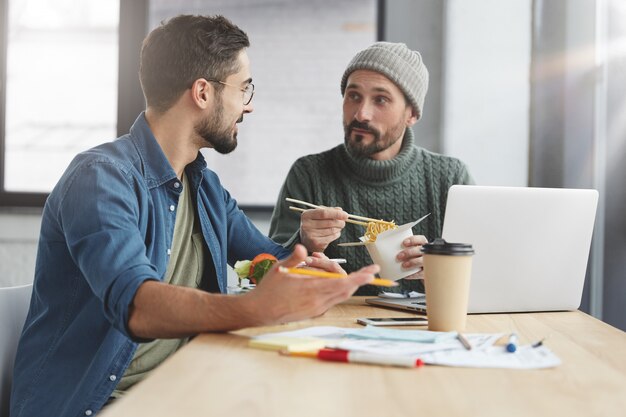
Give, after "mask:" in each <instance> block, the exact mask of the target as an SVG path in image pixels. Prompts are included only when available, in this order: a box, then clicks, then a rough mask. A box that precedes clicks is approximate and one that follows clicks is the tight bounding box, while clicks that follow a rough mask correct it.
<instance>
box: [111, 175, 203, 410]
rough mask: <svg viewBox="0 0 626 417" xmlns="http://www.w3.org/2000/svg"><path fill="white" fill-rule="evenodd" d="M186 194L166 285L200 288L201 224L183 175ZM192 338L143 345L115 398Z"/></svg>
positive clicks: (184, 194)
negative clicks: (197, 218)
mask: <svg viewBox="0 0 626 417" xmlns="http://www.w3.org/2000/svg"><path fill="white" fill-rule="evenodd" d="M182 183H183V190H182V192H181V194H180V198H179V200H178V209H177V210H178V211H177V212H176V223H175V225H174V237H173V239H172V251H171V255H170V261H169V263H168V265H167V271H166V272H165V277H164V278H163V282H166V283H169V284H172V285H179V286H182V287H192V288H198V287H199V286H200V281H201V279H202V272H203V270H204V262H205V261H204V259H205V257H204V251H205V249H204V242H203V238H202V232H201V231H200V223H199V222H198V221H197V220H196V212H195V209H194V203H193V199H192V198H191V187H190V186H189V183H188V181H187V176H186V175H183V181H182ZM188 340H189V338H183V339H155V340H153V341H152V342H149V343H141V344H139V347H138V348H137V350H136V351H135V355H134V356H133V359H132V361H131V363H130V365H129V366H128V368H127V369H126V372H125V373H124V376H122V379H121V380H120V382H119V384H118V385H117V387H116V388H115V391H113V394H111V396H112V397H115V398H119V397H121V396H122V395H124V393H125V392H126V391H127V390H128V389H129V388H130V387H132V386H133V385H135V384H136V383H137V382H139V381H141V380H143V379H144V378H145V377H147V376H148V375H149V373H150V371H152V370H153V369H154V368H156V367H157V366H159V365H160V364H161V363H162V362H163V361H164V360H165V359H167V358H168V357H169V356H170V355H172V354H173V353H174V352H176V351H177V350H178V349H180V348H181V347H182V346H183V345H184V344H185V343H187V341H188Z"/></svg>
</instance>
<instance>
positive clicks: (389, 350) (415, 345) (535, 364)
mask: <svg viewBox="0 0 626 417" xmlns="http://www.w3.org/2000/svg"><path fill="white" fill-rule="evenodd" d="M456 336H457V333H456V332H433V331H428V330H406V329H403V330H400V329H388V328H379V327H375V326H367V327H365V328H360V329H356V328H344V327H333V326H318V327H308V328H304V329H299V330H294V331H289V332H280V333H268V334H264V335H260V336H257V337H255V339H264V338H277V337H290V338H311V337H313V338H317V339H322V340H323V341H324V342H325V345H326V347H331V348H336V349H345V350H350V351H354V352H368V353H375V354H380V355H396V356H398V355H401V356H411V357H414V356H419V358H420V359H422V360H423V361H424V363H426V364H429V365H442V366H459V367H472V368H509V369H542V368H551V367H555V366H558V365H560V364H561V360H560V359H559V358H558V357H557V356H556V355H555V354H554V353H553V352H552V351H551V350H550V349H548V348H547V347H546V346H545V345H542V346H539V347H535V348H534V347H532V346H531V345H523V346H519V347H518V349H517V351H516V352H514V353H510V352H507V350H506V348H505V347H504V346H496V345H494V343H495V342H496V341H497V340H498V339H500V338H501V337H502V333H464V336H465V338H466V339H467V340H468V341H469V342H470V344H471V345H472V349H471V350H467V349H466V348H465V347H464V346H463V345H462V344H461V342H460V341H459V340H458V339H457V337H456Z"/></svg>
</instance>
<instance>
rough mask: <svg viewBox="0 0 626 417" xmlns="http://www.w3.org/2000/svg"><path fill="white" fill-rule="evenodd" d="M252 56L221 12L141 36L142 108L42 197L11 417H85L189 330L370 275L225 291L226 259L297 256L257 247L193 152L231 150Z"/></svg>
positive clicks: (260, 317) (275, 308)
mask: <svg viewBox="0 0 626 417" xmlns="http://www.w3.org/2000/svg"><path fill="white" fill-rule="evenodd" d="M248 46H249V41H248V38H247V36H246V34H245V33H244V32H243V31H241V30H240V29H239V28H238V27H236V26H234V25H233V24H232V23H231V22H229V21H228V20H227V19H225V18H223V17H221V16H215V17H203V16H178V17H176V18H173V19H171V20H170V21H169V22H167V23H165V24H162V25H161V26H160V27H158V28H157V29H155V30H154V31H152V32H151V33H150V34H149V35H148V36H147V38H146V39H145V41H144V43H143V47H142V51H141V67H140V78H141V85H142V89H143V92H144V95H145V98H146V103H147V107H146V111H145V112H143V113H141V114H140V115H139V117H138V118H137V120H136V121H135V123H134V124H133V126H132V127H131V129H130V132H129V133H128V134H127V135H124V136H122V137H120V138H118V139H117V140H116V141H113V142H111V143H106V144H103V145H101V146H98V147H95V148H93V149H90V150H88V151H86V152H83V153H81V154H79V155H78V156H77V157H76V158H75V159H74V160H73V161H72V163H71V164H70V166H69V167H68V169H67V170H66V172H65V173H64V174H63V176H62V178H61V179H60V181H59V182H58V184H57V185H56V187H55V188H54V190H53V191H52V193H51V194H50V197H49V198H48V201H47V202H46V206H45V208H44V213H43V218H42V226H41V235H40V241H39V249H38V255H37V266H36V272H35V280H34V288H33V296H32V300H31V304H30V310H29V313H28V317H27V319H26V324H25V327H24V331H23V333H22V337H21V339H20V343H19V347H18V353H17V357H16V361H15V369H14V379H13V391H12V398H11V415H12V416H13V417H26V416H44V415H46V416H56V417H59V416H77V415H86V416H90V415H94V414H95V413H97V412H98V411H99V410H100V409H101V408H102V407H103V406H104V405H105V404H106V403H107V402H108V401H111V399H112V398H116V397H120V396H122V395H123V394H124V392H126V390H128V389H129V388H130V387H132V386H133V385H134V384H135V383H137V382H138V381H140V380H142V379H143V378H145V376H146V375H148V374H149V373H150V371H151V370H152V369H154V368H155V367H157V366H158V365H159V364H160V363H161V362H163V360H165V359H166V358H167V357H168V356H170V355H171V354H172V353H174V352H175V351H176V350H177V349H178V348H180V347H181V346H182V345H183V344H185V343H186V342H187V340H188V338H189V337H191V336H193V335H195V334H198V333H200V332H211V331H227V330H232V329H239V328H244V327H250V326H257V325H269V324H278V323H284V322H289V321H294V320H301V319H305V318H309V317H312V316H317V315H319V314H322V313H323V312H324V311H326V310H327V309H328V308H329V307H331V306H332V305H334V304H336V303H337V302H340V301H342V300H344V299H346V298H348V297H349V296H350V295H351V294H352V293H354V291H356V289H357V288H358V287H359V286H360V285H363V284H366V283H368V282H370V281H371V280H372V279H373V278H374V276H373V273H375V272H376V271H377V270H378V269H377V267H376V266H372V267H368V268H364V269H363V270H362V271H360V272H357V273H354V274H351V275H349V276H348V277H347V278H346V279H341V280H329V279H320V278H310V277H309V278H307V279H303V278H302V277H301V276H295V275H291V274H289V273H284V272H282V271H279V269H278V267H277V265H275V266H274V267H273V269H272V270H270V272H268V274H267V275H266V276H265V278H264V279H263V281H262V282H261V283H260V284H259V285H258V286H257V288H256V289H255V290H254V291H251V292H249V293H247V294H245V295H238V296H233V295H223V293H224V292H225V289H226V284H227V283H226V268H227V263H228V264H230V265H233V264H234V262H235V261H237V260H241V259H252V258H253V257H254V256H256V255H258V254H259V253H262V252H267V253H271V254H273V255H275V256H276V257H278V258H279V259H283V260H282V261H280V262H278V265H283V266H287V267H291V266H296V265H297V264H299V263H300V262H302V261H304V260H305V259H306V250H305V249H304V247H302V246H298V247H295V249H294V251H293V253H290V252H289V251H287V250H286V249H284V248H283V247H282V246H280V245H278V244H276V243H274V242H273V241H271V240H270V239H269V238H267V237H265V236H263V235H262V234H261V233H260V232H259V231H258V230H257V229H256V228H255V227H254V225H253V224H252V223H251V222H250V220H249V219H248V218H247V217H246V216H245V215H244V214H243V212H241V211H240V210H239V208H238V207H237V203H236V201H235V200H234V199H233V198H231V196H230V195H229V193H228V191H226V190H225V189H224V188H223V187H222V186H221V184H220V182H219V179H218V177H217V175H216V174H215V173H214V172H212V171H211V170H210V169H208V168H207V166H206V162H205V161H204V158H203V157H202V155H201V154H200V153H199V150H200V148H206V147H208V148H213V149H215V150H216V151H217V152H220V153H228V152H231V151H232V150H234V149H235V147H236V146H237V124H238V123H240V122H241V121H242V120H243V116H244V114H247V113H251V112H252V111H253V107H252V104H251V100H252V96H253V93H254V86H253V85H252V78H251V75H250V63H249V61H248V55H247V53H246V48H247V47H248ZM307 263H308V264H309V265H310V266H311V267H315V268H320V269H326V270H329V271H337V269H340V268H339V267H337V266H335V264H334V263H332V262H330V261H328V260H327V259H324V258H323V257H319V258H313V259H307ZM207 360H216V358H207Z"/></svg>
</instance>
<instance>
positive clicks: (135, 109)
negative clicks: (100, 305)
mask: <svg viewBox="0 0 626 417" xmlns="http://www.w3.org/2000/svg"><path fill="white" fill-rule="evenodd" d="M8 6H9V5H8V0H0V23H1V27H2V28H4V30H2V32H0V209H2V208H11V207H12V208H20V207H35V208H42V207H43V206H44V204H45V202H46V199H47V198H48V195H49V193H30V192H16V191H7V190H6V189H5V178H4V176H5V175H4V166H5V158H6V151H5V116H6V81H7V79H6V71H7V46H8V45H7V44H8V20H9V16H8V11H9V7H8ZM149 6H150V1H149V0H120V20H119V29H118V30H119V36H118V39H119V40H118V42H119V48H118V54H119V64H118V65H119V68H118V96H117V97H118V99H117V136H118V137H119V136H121V135H124V134H126V133H127V132H128V130H129V129H130V126H131V125H132V124H133V122H134V121H135V118H136V116H137V115H138V114H139V113H140V112H141V111H143V110H144V109H145V102H144V97H143V92H142V91H141V86H140V84H139V80H138V76H137V74H138V73H139V53H140V51H141V43H142V42H143V39H144V37H145V36H146V34H147V31H148V14H149ZM376 23H377V28H376V37H377V39H378V40H383V39H384V38H385V36H384V31H385V28H384V23H385V0H377V17H376ZM241 208H242V209H245V210H250V211H254V212H271V211H272V210H273V207H272V206H265V205H258V206H257V205H246V206H241Z"/></svg>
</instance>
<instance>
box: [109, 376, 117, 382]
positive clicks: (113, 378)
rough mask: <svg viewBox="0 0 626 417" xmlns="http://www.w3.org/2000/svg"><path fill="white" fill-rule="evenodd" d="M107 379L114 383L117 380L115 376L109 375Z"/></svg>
mask: <svg viewBox="0 0 626 417" xmlns="http://www.w3.org/2000/svg"><path fill="white" fill-rule="evenodd" d="M109 379H110V380H111V381H115V380H116V379H117V377H116V376H115V375H111V376H109Z"/></svg>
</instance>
